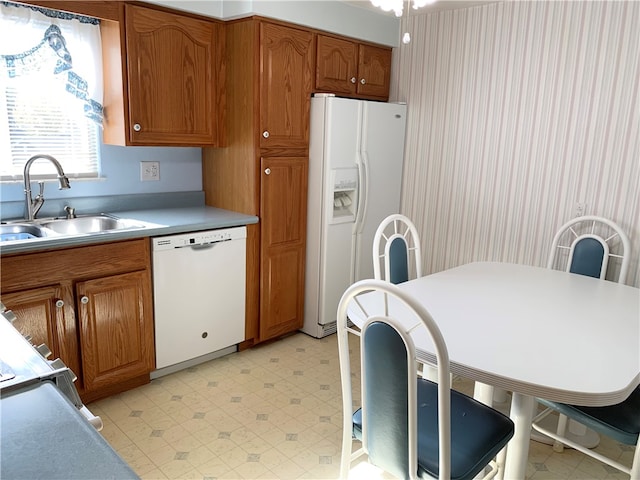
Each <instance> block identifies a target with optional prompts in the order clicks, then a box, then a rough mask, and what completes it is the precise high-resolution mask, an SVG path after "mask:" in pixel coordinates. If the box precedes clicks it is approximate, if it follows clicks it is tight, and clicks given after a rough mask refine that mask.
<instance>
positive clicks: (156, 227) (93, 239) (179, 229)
mask: <svg viewBox="0 0 640 480" xmlns="http://www.w3.org/2000/svg"><path fill="white" fill-rule="evenodd" d="M101 213H108V214H112V215H114V216H116V217H119V218H127V219H132V220H137V221H140V222H144V223H145V224H147V226H146V227H145V228H137V229H131V230H112V231H108V232H100V233H89V234H80V235H73V236H56V237H43V238H34V239H30V240H18V241H10V242H2V243H1V244H0V255H8V254H12V253H24V252H32V251H37V250H49V249H52V248H63V247H78V246H83V245H91V244H96V243H104V242H115V241H119V240H127V239H133V238H144V237H159V236H164V235H172V234H177V233H186V232H195V231H199V230H213V229H218V228H227V227H237V226H242V225H249V224H253V223H258V217H256V216H253V215H244V214H242V213H237V212H232V211H230V210H224V209H221V208H215V207H208V206H188V207H180V208H150V209H144V210H127V211H117V212H109V211H104V212H101Z"/></svg>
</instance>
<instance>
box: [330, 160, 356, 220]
mask: <svg viewBox="0 0 640 480" xmlns="http://www.w3.org/2000/svg"><path fill="white" fill-rule="evenodd" d="M331 185H332V188H333V195H329V199H330V200H332V201H333V208H332V209H330V210H329V211H331V212H332V214H331V219H330V222H329V223H346V222H353V221H355V218H356V208H357V205H358V169H357V168H336V169H333V170H331Z"/></svg>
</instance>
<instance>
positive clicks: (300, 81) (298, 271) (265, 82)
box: [202, 17, 314, 346]
mask: <svg viewBox="0 0 640 480" xmlns="http://www.w3.org/2000/svg"><path fill="white" fill-rule="evenodd" d="M226 46H227V51H226V56H225V63H226V72H227V77H226V85H227V92H226V97H227V112H226V114H227V144H226V147H225V148H211V149H203V162H202V163H203V167H202V168H203V186H204V191H205V196H206V203H207V204H208V205H212V206H216V207H220V208H226V209H230V210H235V211H238V212H242V213H246V214H249V215H257V216H259V218H260V221H259V223H258V224H256V225H249V226H248V229H247V235H248V238H247V305H246V315H247V322H246V331H245V338H246V339H247V341H246V342H245V344H246V345H247V346H250V345H251V344H253V343H257V342H261V341H264V340H268V339H270V338H274V337H277V336H279V335H282V334H284V333H287V332H291V331H294V330H297V329H298V328H300V327H301V326H302V321H303V315H304V311H303V310H304V303H303V302H304V259H305V245H306V238H305V237H306V212H307V171H308V149H309V107H310V97H311V92H312V88H313V86H312V83H313V65H314V49H313V34H312V33H311V32H310V31H308V30H305V29H303V28H296V27H294V26H290V25H287V24H283V23H280V22H276V21H267V20H264V19H261V18H257V17H252V18H247V19H241V20H238V21H234V22H229V23H228V24H227V25H226Z"/></svg>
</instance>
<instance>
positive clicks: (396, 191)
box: [353, 102, 407, 281]
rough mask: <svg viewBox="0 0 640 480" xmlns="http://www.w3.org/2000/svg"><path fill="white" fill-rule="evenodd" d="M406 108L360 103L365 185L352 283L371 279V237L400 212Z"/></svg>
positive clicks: (377, 103)
mask: <svg viewBox="0 0 640 480" xmlns="http://www.w3.org/2000/svg"><path fill="white" fill-rule="evenodd" d="M406 108H407V107H406V105H400V104H394V103H379V102H363V122H362V137H361V140H362V141H361V158H362V162H363V163H364V168H365V172H366V175H365V178H366V179H367V185H366V186H365V187H364V188H365V189H366V192H365V194H364V196H365V198H366V202H364V210H363V211H362V212H361V217H362V222H361V224H359V225H357V226H356V235H355V236H354V242H355V248H354V251H355V259H354V260H355V261H354V269H355V274H354V279H353V280H354V281H358V280H362V279H364V278H373V260H372V248H373V235H374V234H375V232H376V230H377V228H378V225H380V222H381V221H382V220H383V219H384V218H386V217H387V216H388V215H391V214H392V213H398V212H399V211H400V193H401V185H402V164H403V157H404V136H405V125H406ZM362 190H363V189H362V187H361V189H360V192H361V194H362Z"/></svg>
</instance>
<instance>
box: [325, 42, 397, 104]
mask: <svg viewBox="0 0 640 480" xmlns="http://www.w3.org/2000/svg"><path fill="white" fill-rule="evenodd" d="M390 79H391V48H388V47H377V46H373V45H368V44H363V43H358V42H355V41H352V40H349V39H345V38H338V37H333V36H327V35H318V36H317V53H316V79H315V80H316V84H315V89H316V91H320V92H330V93H337V94H344V95H347V96H355V97H362V98H373V99H378V100H388V98H389V86H390Z"/></svg>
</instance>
